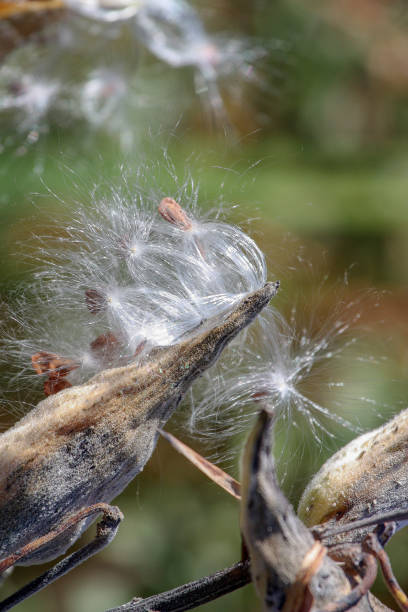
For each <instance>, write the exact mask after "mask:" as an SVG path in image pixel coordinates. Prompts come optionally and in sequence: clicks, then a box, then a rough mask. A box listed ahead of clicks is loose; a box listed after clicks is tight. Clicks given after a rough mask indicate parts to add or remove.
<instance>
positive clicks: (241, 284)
mask: <svg viewBox="0 0 408 612" xmlns="http://www.w3.org/2000/svg"><path fill="white" fill-rule="evenodd" d="M177 191H178V192H177V194H175V195H176V196H177V198H178V199H179V201H180V204H181V205H183V207H184V208H185V211H186V212H185V214H187V215H188V218H189V219H190V220H191V226H192V227H191V229H189V230H187V231H186V230H183V229H180V228H178V227H176V226H174V225H171V224H170V223H169V222H167V221H165V220H164V219H163V218H162V217H161V216H160V215H159V213H158V210H157V208H158V204H159V202H160V201H161V199H162V197H163V195H164V193H160V192H159V193H155V192H154V191H152V192H150V193H148V194H146V193H143V191H140V192H139V193H138V192H137V190H136V192H135V193H134V194H133V195H132V196H131V195H130V194H129V193H128V192H127V190H126V189H122V191H121V192H119V191H115V190H111V193H110V195H109V196H105V198H102V199H95V200H94V201H92V202H90V203H88V204H87V205H86V206H85V205H75V206H76V207H75V208H74V207H73V206H70V208H69V210H68V211H66V212H67V213H68V218H69V220H68V221H67V223H66V224H63V223H61V222H58V223H56V225H55V226H54V227H53V228H52V231H50V232H49V235H48V236H47V235H45V236H42V237H36V238H35V239H34V240H33V244H31V245H30V254H29V258H30V262H31V266H32V268H33V275H32V280H31V282H30V283H29V285H28V286H27V287H26V288H25V290H24V291H16V295H15V296H14V297H13V296H10V299H9V303H10V317H11V319H12V322H13V324H12V328H13V330H12V331H7V332H4V334H3V335H4V337H3V356H4V359H5V360H7V362H8V363H14V364H15V367H14V370H15V372H16V376H15V378H14V375H12V376H11V378H12V379H13V380H12V382H10V381H9V383H10V386H11V387H12V386H13V384H14V386H18V387H19V389H22V388H24V387H26V388H27V389H29V388H30V386H31V385H32V383H33V379H34V380H35V379H40V380H41V378H42V377H40V376H38V375H37V374H36V373H35V372H34V369H33V368H32V365H31V356H32V355H34V354H36V353H38V352H40V351H44V352H47V353H53V354H56V355H58V356H59V357H62V358H64V359H69V360H72V362H73V363H74V364H75V366H76V367H75V369H73V371H72V372H71V373H70V374H69V375H68V377H67V380H69V381H70V382H71V383H78V382H82V381H84V380H86V379H87V377H89V376H90V375H92V374H94V373H95V372H98V371H100V370H101V369H103V368H105V367H111V366H114V365H120V364H123V363H126V362H128V361H129V360H132V359H138V358H141V357H142V356H143V355H145V354H146V353H147V352H148V351H149V350H150V349H151V348H152V347H155V346H169V345H172V344H174V343H176V342H178V341H179V340H180V339H181V338H182V337H183V336H184V335H185V334H186V333H189V332H192V331H193V330H194V328H196V327H197V326H198V325H200V323H202V322H203V321H204V320H206V319H207V318H208V317H211V316H213V315H215V314H218V313H223V312H227V311H229V310H230V309H231V308H232V307H233V306H234V305H235V304H236V303H237V302H238V301H239V300H241V299H242V297H243V296H244V295H245V294H247V293H248V292H251V291H254V290H255V289H258V288H260V287H261V286H263V284H264V283H265V282H266V265H265V260H264V256H263V254H262V252H261V251H260V249H259V248H258V246H257V245H256V243H255V242H254V241H253V240H252V239H251V238H250V237H249V236H248V235H247V234H245V233H244V232H243V231H242V230H241V229H239V228H238V227H236V226H234V225H231V224H228V223H226V222H223V221H220V220H218V219H213V220H209V219H206V218H204V217H203V216H202V215H201V214H200V211H199V208H198V207H197V205H196V200H197V197H198V196H197V190H196V188H195V187H194V186H191V185H188V186H185V185H184V186H182V187H180V188H179V189H178V190H177ZM168 195H173V194H168ZM180 196H181V197H180ZM104 338H105V339H106V338H109V340H108V341H107V342H106V343H104V342H102V344H101V339H104ZM112 338H113V339H114V340H112Z"/></svg>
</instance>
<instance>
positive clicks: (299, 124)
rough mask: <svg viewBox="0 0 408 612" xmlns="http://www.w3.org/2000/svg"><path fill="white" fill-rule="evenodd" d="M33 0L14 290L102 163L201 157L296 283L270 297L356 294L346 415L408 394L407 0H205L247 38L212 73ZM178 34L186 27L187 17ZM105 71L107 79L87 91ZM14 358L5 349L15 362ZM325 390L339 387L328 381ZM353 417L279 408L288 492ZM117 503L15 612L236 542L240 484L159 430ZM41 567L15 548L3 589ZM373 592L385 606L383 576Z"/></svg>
mask: <svg viewBox="0 0 408 612" xmlns="http://www.w3.org/2000/svg"><path fill="white" fill-rule="evenodd" d="M46 1H47V0H45V2H46ZM25 4H30V2H29V0H28V2H27V3H25V2H20V3H18V2H15V3H13V2H10V3H4V7H3V9H1V7H0V17H2V19H1V20H0V24H1V29H0V56H1V64H0V130H1V132H0V181H1V182H0V184H1V188H0V257H1V270H0V277H1V282H2V301H3V303H6V302H7V301H9V300H10V299H11V297H10V295H11V294H12V293H13V289H14V288H15V287H17V286H21V283H23V284H24V283H25V282H27V281H28V280H29V278H30V274H31V270H30V269H29V266H27V262H26V259H25V258H24V257H23V255H26V253H24V250H25V247H24V245H25V244H28V242H27V241H29V240H30V238H31V236H32V234H33V233H34V234H38V233H39V234H41V233H45V232H46V231H47V230H46V228H47V224H48V223H49V221H50V220H52V221H53V222H55V220H58V218H59V215H61V216H62V209H64V211H63V212H64V215H65V213H66V207H67V206H68V207H73V208H74V207H75V205H76V202H77V201H78V200H80V201H81V202H85V203H87V202H91V201H92V197H93V195H92V194H93V188H94V185H95V184H97V185H99V189H102V190H103V188H104V186H106V189H107V190H108V189H109V188H111V187H112V186H114V185H115V184H119V183H120V181H121V180H122V178H121V177H122V172H123V170H122V169H121V166H123V167H124V168H126V171H127V172H128V174H129V175H130V176H131V175H132V172H133V171H134V173H135V174H136V171H137V168H139V167H140V164H141V163H145V164H147V168H149V164H150V165H151V168H152V172H151V174H152V176H151V177H150V176H149V171H148V170H145V171H144V175H145V176H144V180H145V181H146V182H147V184H148V183H149V181H151V184H152V185H153V186H154V185H160V186H161V187H162V188H165V187H166V185H167V184H168V185H169V189H171V181H170V180H169V177H168V174H167V172H166V169H165V168H166V163H167V162H166V161H165V158H166V156H167V157H168V158H169V159H170V160H171V162H172V164H174V168H175V170H176V172H177V174H179V176H180V180H182V178H183V176H184V175H185V173H186V172H187V173H191V175H192V176H193V178H194V179H195V180H196V181H197V182H199V184H200V198H199V199H200V205H201V206H202V208H203V209H206V208H210V207H213V206H214V205H215V206H219V205H220V203H222V205H223V208H224V210H225V213H226V216H227V218H228V219H230V220H233V221H235V222H237V223H239V224H241V225H243V226H244V227H245V228H246V229H248V231H249V233H250V234H251V235H252V236H253V237H254V238H255V239H256V240H257V242H258V243H259V245H260V246H261V247H262V249H263V250H264V252H265V254H266V256H267V259H268V264H269V270H270V278H271V279H274V278H276V277H279V279H280V280H281V283H282V289H281V293H280V295H279V297H278V298H277V302H276V306H277V307H278V309H279V308H281V309H282V311H286V312H290V310H291V307H292V306H293V304H296V309H297V310H296V313H297V316H298V317H300V320H304V321H308V322H309V323H310V322H311V321H313V325H314V327H315V329H316V331H319V328H320V327H321V326H322V325H325V326H327V327H328V328H330V325H334V324H335V322H336V319H335V318H333V313H335V312H336V311H337V307H338V305H339V302H341V303H344V304H347V303H349V302H357V303H358V309H359V312H360V314H361V317H360V323H359V327H358V329H356V330H355V334H356V337H357V336H358V338H359V343H360V344H359V352H357V351H356V353H355V354H349V353H347V354H346V355H345V357H344V360H343V362H342V365H341V367H342V371H343V372H342V373H343V375H344V383H345V384H344V387H343V388H342V389H339V394H338V396H337V398H336V401H337V404H338V403H342V404H343V405H344V410H345V411H346V412H347V415H348V416H350V414H351V413H352V415H353V416H354V417H355V421H356V422H358V423H359V424H360V425H361V426H362V427H363V428H370V427H374V426H376V425H377V424H378V423H381V422H383V421H384V420H386V419H387V418H389V416H390V415H391V414H395V413H396V412H397V411H398V410H401V409H402V408H404V407H405V397H406V392H407V382H406V378H407V376H406V373H407V365H408V349H407V340H408V290H407V286H406V285H407V280H408V267H407V258H408V202H407V197H408V143H407V137H408V29H407V28H408V9H407V5H406V3H405V2H402V1H397V0H392V1H390V2H384V1H382V0H357V1H356V0H354V1H353V2H351V1H350V0H342V1H338V0H336V1H334V0H329V1H327V0H326V1H325V2H323V1H320V0H314V1H313V2H302V1H301V0H286V1H285V2H283V1H282V2H280V1H275V2H268V1H266V0H263V1H261V0H255V1H254V2H248V1H247V0H240V1H232V0H223V1H222V2H217V3H215V2H214V3H212V4H211V3H210V4H209V3H207V2H196V3H194V5H191V6H192V7H194V9H195V10H196V12H197V19H199V20H200V21H201V22H202V24H203V27H204V28H205V29H206V32H207V34H208V37H209V38H208V40H209V41H212V42H213V43H214V45H216V48H217V49H218V50H219V53H220V54H221V55H222V53H223V52H224V51H225V49H227V46H226V43H227V42H228V41H229V40H234V41H238V42H237V43H236V44H235V46H234V45H233V46H232V49H233V50H232V51H231V50H230V51H229V52H230V53H231V54H232V56H233V57H232V59H228V61H227V59H226V60H225V62H224V63H222V62H221V63H220V66H222V69H221V68H220V69H219V73H218V74H217V80H216V81H213V80H211V79H210V86H208V81H207V82H206V81H205V80H204V82H203V81H202V79H201V78H200V75H201V76H202V74H201V73H200V69H199V68H200V67H199V66H197V62H195V63H194V62H192V65H188V63H189V62H188V61H187V62H186V61H184V64H186V65H181V66H179V67H177V66H174V65H171V62H170V64H169V63H166V61H164V60H165V58H164V59H163V57H161V58H160V57H157V53H156V54H155V53H153V52H152V49H150V50H149V43H146V41H144V40H142V37H141V36H140V35H138V36H136V35H135V33H134V31H133V30H132V28H129V25H128V24H127V23H125V24H123V25H122V24H121V25H118V24H101V23H100V21H99V20H98V19H97V18H96V17H97V16H95V18H92V16H91V18H89V16H88V17H83V16H81V15H80V14H78V12H76V13H73V12H72V11H71V10H70V8H69V7H65V8H64V9H61V8H57V9H55V10H50V11H48V12H45V13H44V12H40V13H37V12H33V11H26V10H24V5H25ZM175 4H177V3H175ZM13 5H14V6H13ZM17 5H19V11H18V12H19V13H20V14H19V15H18V16H16V10H15V8H16V6H17ZM10 7H11V8H10ZM20 9H21V11H20ZM2 11H3V13H2ZM179 26H180V28H181V29H183V28H182V23H179ZM160 27H162V26H160ZM159 30H160V28H159ZM166 36H167V37H170V38H171V37H173V38H171V40H172V42H174V41H176V42H177V40H178V38H177V37H178V36H179V33H178V31H177V29H176V28H174V25H173V26H172V27H171V28H169V29H168V30H166ZM187 38H188V37H187ZM238 43H239V44H238ZM183 44H184V43H183ZM225 53H226V51H225ZM188 55H189V53H188V49H187V56H188ZM190 55H191V56H192V52H191V53H190ZM181 63H183V62H181ZM101 75H103V78H102V81H101V80H99V81H98V78H99V79H101ZM30 78H31V81H30ZM32 82H34V83H37V84H39V83H44V82H47V83H48V84H50V83H52V86H53V87H54V89H52V88H51V90H44V89H43V90H41V91H40V93H38V92H37V94H36V96H37V97H35V96H34V94H31V95H32V96H34V98H33V99H30V100H29V101H28V102H27V100H26V101H25V102H24V95H25V92H29V91H30V87H31V84H32ZM92 83H93V85H92ZM101 83H102V93H100V90H97V91H99V93H96V94H95V88H96V89H97V88H98V87H100V86H101ZM214 83H216V85H217V87H218V92H216V93H219V94H220V96H222V104H220V99H218V97H217V95H216V94H214V87H213V85H214ZM50 91H51V93H50ZM47 92H48V93H47ZM13 100H14V102H13ZM161 160H163V171H162V172H161V171H160V165H161ZM153 168H154V169H153ZM158 168H159V169H158ZM169 195H171V193H169ZM61 201H63V202H64V204H63V205H62V204H61ZM248 219H249V220H250V222H248ZM53 231H56V230H55V223H54V230H53ZM30 244H31V242H30ZM27 248H28V247H27ZM30 248H31V247H30ZM322 286H324V287H325V290H324V291H323V292H322V290H321V288H322ZM322 296H323V297H322ZM309 323H308V324H309ZM298 324H299V325H300V324H301V323H298ZM352 332H353V330H352ZM327 370H328V371H327V379H326V380H325V379H324V375H323V374H321V376H322V389H323V387H324V383H325V382H327V380H329V379H330V376H331V372H330V366H328V367H327ZM7 374H8V371H7V365H3V368H2V380H4V381H6V380H7ZM306 384H307V381H306ZM4 385H6V383H4ZM313 393H314V398H315V399H317V400H319V401H321V402H323V403H324V402H325V401H326V400H327V398H325V397H323V396H324V393H323V391H322V390H319V386H318V385H317V388H316V386H315V388H314V390H313ZM6 397H7V400H6V399H5V400H4V409H2V420H3V422H4V427H6V426H7V425H9V424H11V423H12V422H13V419H15V414H16V413H17V412H18V410H19V402H20V401H21V398H20V396H19V393H18V392H17V391H14V392H10V393H7V395H6ZM39 399H40V397H39V396H38V397H32V398H30V401H32V402H35V401H38V400H39ZM327 401H328V402H329V404H328V407H329V408H330V401H331V399H330V398H329V399H328V400H327ZM184 410H185V411H188V402H186V405H185V407H184ZM295 417H296V415H295ZM174 429H175V431H177V432H178V434H177V435H179V437H182V438H183V439H185V440H187V441H188V442H189V443H190V444H191V445H192V446H194V447H195V448H196V449H197V450H200V449H201V450H202V451H203V452H205V453H206V454H208V453H209V454H210V455H212V456H216V457H218V459H219V460H220V462H221V464H222V465H224V466H226V467H227V468H228V469H229V470H230V471H231V472H232V473H234V474H235V475H238V474H239V469H238V463H239V448H240V445H241V443H242V440H234V441H231V442H229V443H227V442H225V441H221V440H220V441H217V440H213V441H212V443H211V445H210V447H208V445H203V444H202V441H201V440H199V439H197V438H194V437H191V436H190V437H189V436H188V435H187V434H186V433H185V432H183V430H180V429H177V427H176V426H174ZM354 435H355V432H354V431H337V430H336V428H335V427H334V428H333V437H329V436H324V435H323V434H321V435H320V437H319V439H318V440H317V439H316V438H315V437H314V436H313V435H312V434H311V433H310V432H309V431H308V428H307V423H306V424H305V423H303V426H302V425H300V424H299V423H297V422H296V418H294V420H293V423H292V422H289V423H286V428H283V429H282V434H281V437H280V438H278V440H277V447H278V449H279V450H278V452H277V458H278V459H277V460H278V468H279V471H280V473H281V474H282V482H283V487H284V489H285V491H286V493H287V495H288V496H289V498H290V499H291V501H292V502H293V503H294V504H296V503H297V501H298V499H299V497H300V495H301V492H302V490H303V488H304V486H305V484H306V482H307V481H308V479H309V478H310V477H311V475H312V474H313V473H314V472H315V471H316V470H317V469H318V467H319V466H320V465H321V464H322V463H323V461H324V460H325V458H326V457H327V456H329V455H330V454H331V453H332V452H333V451H334V450H335V449H336V448H339V447H340V446H341V445H342V444H343V443H344V442H345V441H347V440H348V439H351V438H352V437H353V436H354ZM225 457H228V460H227V461H225V460H223V459H224V458H225ZM290 457H292V460H291V461H289V458H290ZM117 504H118V505H119V506H120V508H121V509H122V511H123V512H124V514H125V517H126V518H125V521H124V522H123V524H122V526H121V528H120V530H119V535H118V536H117V538H116V539H115V541H114V543H113V544H112V545H111V546H110V547H109V548H108V549H107V550H105V551H104V552H103V553H101V554H99V555H98V556H97V557H95V558H94V559H91V560H90V561H88V562H86V563H85V564H84V565H83V566H81V567H80V568H79V569H76V570H74V571H73V572H72V573H71V574H69V575H68V576H66V577H64V578H63V579H62V580H60V581H59V582H57V583H55V584H54V585H52V586H50V587H49V588H48V589H46V590H45V591H44V592H42V593H40V594H38V595H36V596H35V597H33V598H32V599H30V600H28V601H27V602H25V603H23V604H21V605H20V608H19V609H20V610H21V611H22V612H24V611H26V612H28V611H33V612H34V611H36V610H41V611H43V610H47V611H50V612H51V611H59V612H71V611H72V612H73V611H75V612H77V611H82V610H87V612H94V611H95V612H97V611H101V610H105V609H107V608H109V607H112V606H114V605H119V604H120V603H124V602H125V601H128V600H129V599H130V598H131V597H133V596H141V597H144V596H148V595H150V594H153V593H156V592H160V591H163V590H166V589H169V588H172V587H174V586H177V585H179V584H182V583H184V582H187V581H190V580H193V579H196V578H199V577H201V576H204V575H206V574H209V573H212V572H213V571H216V570H217V569H220V568H222V567H225V566H227V565H231V564H233V563H234V562H235V561H237V560H238V559H239V556H240V535H239V527H238V506H237V503H236V502H235V500H233V499H230V498H228V496H227V495H226V494H225V493H224V492H223V491H221V490H220V489H217V487H216V486H215V485H214V484H212V483H210V482H209V481H206V479H205V478H204V477H203V476H202V475H201V474H200V473H199V472H197V471H196V470H195V469H194V468H193V467H192V466H190V465H189V464H187V462H186V461H185V460H184V459H183V458H181V457H180V456H178V455H177V454H176V453H175V452H174V451H173V450H172V449H171V448H170V447H169V446H168V444H167V443H166V442H165V441H160V442H159V444H158V447H157V449H156V451H155V453H154V456H153V457H152V459H151V461H150V462H149V464H148V465H147V467H146V468H145V470H144V472H143V473H142V474H141V475H140V476H139V477H138V478H137V479H136V481H134V482H133V483H132V484H131V486H129V487H128V489H127V490H126V491H125V492H124V493H123V494H122V495H121V496H120V497H119V498H118V499H117ZM86 537H87V536H86ZM86 537H85V539H86ZM407 545H408V535H407V534H405V533H404V532H401V533H400V534H398V535H397V536H396V537H395V538H394V539H393V541H392V542H391V544H390V545H389V553H390V556H391V559H392V563H393V567H394V570H395V572H396V574H397V577H398V578H399V579H400V581H401V584H402V586H403V587H404V588H405V590H408V573H407V571H406V563H405V559H406V547H407ZM41 569H43V568H41ZM39 570H40V568H35V567H34V568H17V569H16V570H15V571H14V573H13V574H12V576H11V577H10V578H9V580H8V581H7V584H6V585H5V586H3V587H2V595H3V593H4V596H6V595H7V594H9V593H11V592H13V591H14V590H15V589H16V588H18V587H19V586H21V585H23V584H24V583H25V582H27V581H28V580H29V579H31V578H33V577H35V576H36V575H38V571H39ZM376 594H377V595H378V596H379V597H380V598H381V599H382V600H383V601H384V602H385V603H387V604H388V605H390V606H391V607H392V606H393V603H392V601H391V600H390V599H389V597H388V595H387V593H386V590H385V588H384V586H383V584H382V582H381V580H378V581H377V584H376ZM202 609H203V610H204V609H205V610H208V611H210V610H212V611H214V612H215V611H217V610H219V611H221V610H234V611H249V610H251V611H252V610H257V609H259V605H258V602H257V600H256V597H255V594H254V591H253V588H252V586H251V585H249V586H248V587H246V588H245V589H242V590H240V591H238V592H236V593H234V594H231V595H229V596H227V597H225V598H222V599H221V600H219V601H216V602H213V603H211V604H209V605H207V606H203V608H202Z"/></svg>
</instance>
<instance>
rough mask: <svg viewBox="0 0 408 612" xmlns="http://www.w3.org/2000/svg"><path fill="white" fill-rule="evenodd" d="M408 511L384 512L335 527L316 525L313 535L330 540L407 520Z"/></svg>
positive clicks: (313, 528)
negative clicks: (358, 530)
mask: <svg viewBox="0 0 408 612" xmlns="http://www.w3.org/2000/svg"><path fill="white" fill-rule="evenodd" d="M407 518H408V510H394V511H392V512H384V513H383V514H377V515H374V516H368V517H366V518H363V519H359V520H358V521H350V522H349V523H346V524H344V525H338V526H335V527H332V526H328V527H325V526H324V525H315V526H314V527H312V529H311V531H312V533H313V535H314V536H315V537H317V538H319V540H323V539H324V538H329V537H332V536H336V535H339V534H341V533H347V532H349V531H354V530H356V529H363V528H365V527H371V526H372V525H381V524H383V523H389V522H391V521H392V522H398V521H403V520H407Z"/></svg>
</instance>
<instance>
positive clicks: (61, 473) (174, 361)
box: [0, 283, 277, 564]
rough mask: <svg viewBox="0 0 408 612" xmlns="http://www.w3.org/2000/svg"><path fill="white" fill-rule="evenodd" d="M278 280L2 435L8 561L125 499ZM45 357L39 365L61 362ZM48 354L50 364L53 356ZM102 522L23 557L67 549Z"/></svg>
mask: <svg viewBox="0 0 408 612" xmlns="http://www.w3.org/2000/svg"><path fill="white" fill-rule="evenodd" d="M276 291H277V284H275V283H267V284H266V285H265V287H263V288H261V289H258V290H257V291H254V292H253V293H249V294H248V295H247V296H246V297H245V298H244V299H243V300H241V301H240V302H239V303H238V304H237V306H236V307H235V308H234V309H233V310H232V312H231V314H229V315H228V316H225V315H217V316H216V317H213V318H212V319H209V320H208V321H206V323H205V324H203V326H201V327H200V328H198V329H197V330H196V331H195V333H194V334H193V335H192V336H190V337H189V338H187V339H186V340H184V341H183V342H180V343H179V344H176V345H174V346H171V347H168V348H163V349H162V350H161V351H158V352H156V354H152V355H151V357H150V359H149V360H147V361H146V362H145V363H143V364H142V365H141V364H140V363H138V362H137V363H135V362H133V363H131V364H128V365H126V366H124V367H120V368H114V369H110V370H105V371H103V372H101V373H100V374H98V375H96V376H94V377H93V378H91V379H90V380H89V381H88V382H87V383H86V384H84V385H78V386H75V387H72V388H70V389H65V390H64V391H61V392H60V393H57V394H56V395H52V396H50V397H48V398H47V399H45V400H43V401H42V402H40V403H39V404H38V406H37V407H36V408H34V409H33V410H32V411H31V412H30V413H28V414H27V415H26V416H25V417H24V418H23V419H21V420H20V421H19V422H18V423H17V424H16V425H15V426H14V427H12V428H11V429H9V430H8V431H6V432H5V433H3V434H2V435H0V559H2V558H5V557H8V556H9V555H10V554H13V553H15V552H16V551H18V550H20V549H21V548H22V547H23V546H24V545H26V544H27V543H29V542H32V541H33V540H35V539H36V538H38V537H39V536H41V535H43V534H46V533H49V532H50V531H52V530H53V529H55V528H56V527H57V526H58V525H59V524H60V523H61V521H62V520H64V518H65V517H66V516H67V515H70V514H74V513H76V512H77V511H79V510H81V509H82V508H84V507H86V506H92V504H93V503H95V502H108V501H110V500H112V499H113V498H114V497H116V496H117V495H118V494H119V493H120V492H121V491H122V490H123V489H124V488H125V487H126V486H127V485H128V484H129V482H130V481H131V480H132V479H133V478H134V477H135V476H136V475H137V474H138V473H139V472H140V471H141V470H142V469H143V467H144V465H145V463H146V462H147V461H148V459H149V458H150V455H151V454H152V452H153V450H154V447H155V445H156V441H157V438H158V435H159V434H158V428H159V427H163V426H164V424H165V423H166V421H167V420H168V419H169V418H170V417H171V415H172V414H173V412H174V410H175V409H176V408H177V406H178V404H179V403H180V401H181V399H182V398H183V396H184V394H185V393H186V392H187V390H188V389H189V388H190V386H191V384H192V383H193V381H194V380H195V379H196V378H197V377H198V376H200V374H201V373H202V372H204V371H205V370H206V369H207V368H209V367H210V366H211V365H212V364H213V363H214V362H215V361H216V360H217V358H218V357H219V355H220V354H221V352H222V350H223V349H224V348H225V346H226V345H227V344H228V343H229V342H230V341H231V340H232V339H233V338H234V337H235V336H236V335H237V334H238V333H239V332H240V331H241V330H242V329H243V328H245V327H246V326H247V325H248V324H249V323H250V322H251V321H252V320H253V319H254V318H255V317H256V316H257V314H258V313H259V312H260V311H261V310H262V309H263V308H264V307H265V306H266V305H267V303H268V302H269V300H270V299H271V298H272V297H273V296H274V295H275V293H276ZM41 357H42V356H41V355H40V357H38V358H37V359H36V360H34V361H35V363H36V364H38V367H39V368H42V367H45V365H49V364H51V363H56V359H57V356H54V355H51V356H48V357H49V359H48V361H46V362H45V364H43V363H42V362H41ZM45 359H46V358H45V356H44V360H45ZM91 521H92V519H86V520H84V521H81V522H80V523H79V524H78V525H76V526H75V527H74V528H72V530H70V531H69V532H67V533H65V534H64V536H61V537H59V538H57V539H56V540H54V541H52V542H50V543H48V544H46V545H44V546H43V547H41V548H40V549H38V550H36V552H35V553H32V554H30V555H28V556H27V557H24V558H23V559H21V560H19V561H18V563H20V564H31V563H40V562H42V561H46V560H49V559H53V558H54V557H56V556H57V555H59V554H61V553H63V552H64V551H65V550H66V549H67V548H68V547H69V546H70V545H71V544H72V543H73V542H75V540H76V539H77V538H78V537H79V535H80V534H81V533H82V531H83V530H84V529H85V528H86V527H87V525H89V523H90V522H91Z"/></svg>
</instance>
